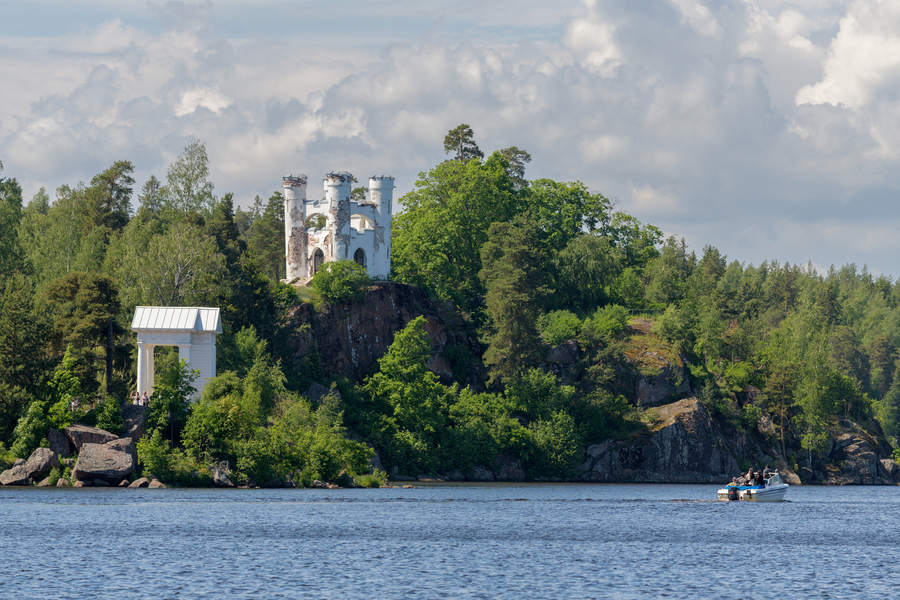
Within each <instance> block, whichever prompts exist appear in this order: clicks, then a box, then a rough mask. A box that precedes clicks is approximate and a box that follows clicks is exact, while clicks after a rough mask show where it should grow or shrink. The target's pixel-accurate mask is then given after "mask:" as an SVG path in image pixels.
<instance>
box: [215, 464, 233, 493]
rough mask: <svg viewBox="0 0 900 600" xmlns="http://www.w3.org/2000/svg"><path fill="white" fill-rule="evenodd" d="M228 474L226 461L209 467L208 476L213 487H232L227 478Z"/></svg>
mask: <svg viewBox="0 0 900 600" xmlns="http://www.w3.org/2000/svg"><path fill="white" fill-rule="evenodd" d="M230 472H231V471H230V470H229V469H228V461H227V460H223V461H222V462H220V463H218V464H215V465H213V466H211V467H210V468H209V474H210V475H211V476H212V483H213V485H214V486H215V487H234V483H232V482H231V479H229V478H228V475H229V473H230Z"/></svg>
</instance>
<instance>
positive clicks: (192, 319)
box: [131, 306, 222, 333]
mask: <svg viewBox="0 0 900 600" xmlns="http://www.w3.org/2000/svg"><path fill="white" fill-rule="evenodd" d="M131 329H133V330H134V331H194V332H197V333H201V332H205V333H222V318H221V317H220V316H219V309H218V308H209V307H204V306H138V307H137V308H136V309H135V311H134V319H132V320H131Z"/></svg>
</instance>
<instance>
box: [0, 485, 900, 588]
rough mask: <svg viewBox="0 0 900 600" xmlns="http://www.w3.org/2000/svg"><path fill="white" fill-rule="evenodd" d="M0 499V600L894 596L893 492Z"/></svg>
mask: <svg viewBox="0 0 900 600" xmlns="http://www.w3.org/2000/svg"><path fill="white" fill-rule="evenodd" d="M716 488H717V486H713V485H580V484H569V485H566V484H459V485H457V484H445V485H423V486H422V487H420V488H419V489H414V490H403V489H381V490H205V489H204V490H179V489H163V490H149V489H91V488H81V489H56V488H50V489H46V488H44V489H41V488H18V489H17V488H0V565H2V569H3V576H2V577H0V598H4V599H5V598H16V599H20V598H34V599H36V598H52V599H54V600H55V599H58V598H78V597H86V598H87V597H97V598H115V597H122V598H128V599H132V598H205V597H209V598H341V599H344V598H514V599H516V600H524V599H533V598H730V597H735V598H763V597H769V596H781V597H784V598H813V597H815V598H854V599H857V598H898V597H900V571H898V564H900V526H898V517H900V488H897V487H845V488H825V487H793V488H791V489H790V490H789V491H788V495H787V497H786V501H785V502H781V503H773V504H756V503H750V502H730V503H729V502H719V501H716V500H715V497H716V496H715V493H716Z"/></svg>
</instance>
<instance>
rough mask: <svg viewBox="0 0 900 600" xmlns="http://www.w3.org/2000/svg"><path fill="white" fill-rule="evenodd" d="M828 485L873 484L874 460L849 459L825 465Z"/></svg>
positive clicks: (874, 478)
mask: <svg viewBox="0 0 900 600" xmlns="http://www.w3.org/2000/svg"><path fill="white" fill-rule="evenodd" d="M826 476H827V479H826V483H827V484H829V485H875V483H876V478H877V476H878V468H877V466H876V463H875V461H874V460H856V459H850V460H845V461H842V462H840V463H831V464H829V465H827V466H826Z"/></svg>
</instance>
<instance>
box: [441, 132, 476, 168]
mask: <svg viewBox="0 0 900 600" xmlns="http://www.w3.org/2000/svg"><path fill="white" fill-rule="evenodd" d="M451 152H453V153H454V154H455V156H454V158H455V159H456V160H461V161H467V160H469V159H471V158H484V152H482V151H481V150H479V149H478V144H476V143H475V133H474V132H473V131H472V128H471V127H469V126H468V125H466V124H465V123H463V124H462V125H459V126H457V127H455V128H453V129H451V130H450V131H449V132H448V133H447V135H446V136H444V153H445V154H450V153H451Z"/></svg>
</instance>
